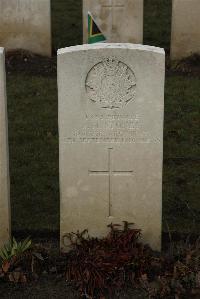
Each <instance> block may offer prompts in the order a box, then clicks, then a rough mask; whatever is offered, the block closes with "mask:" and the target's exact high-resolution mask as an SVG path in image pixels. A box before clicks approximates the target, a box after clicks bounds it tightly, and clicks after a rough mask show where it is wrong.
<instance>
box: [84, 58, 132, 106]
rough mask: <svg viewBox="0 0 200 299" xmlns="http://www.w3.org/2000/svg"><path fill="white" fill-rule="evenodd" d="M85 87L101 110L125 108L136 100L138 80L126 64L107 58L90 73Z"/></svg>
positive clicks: (90, 97)
mask: <svg viewBox="0 0 200 299" xmlns="http://www.w3.org/2000/svg"><path fill="white" fill-rule="evenodd" d="M85 86H86V92H87V95H88V97H89V99H90V100H91V101H92V102H94V103H96V104H97V105H99V106H100V107H101V108H106V109H115V108H123V107H124V106H125V105H127V104H128V103H129V102H130V101H133V100H134V98H135V91H136V78H135V74H134V72H133V71H132V70H131V69H130V67H128V66H127V65H126V64H125V63H123V62H121V61H119V60H117V59H115V58H105V59H104V60H103V61H101V62H99V63H97V64H96V65H94V66H93V67H92V69H91V70H90V71H89V73H88V75H87V78H86V82H85Z"/></svg>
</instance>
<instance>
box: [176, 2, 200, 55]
mask: <svg viewBox="0 0 200 299" xmlns="http://www.w3.org/2000/svg"><path fill="white" fill-rule="evenodd" d="M172 3H173V4H172V34H171V58H172V59H181V58H185V57H187V56H190V55H192V54H194V53H198V54H200V1H199V0H173V2H172Z"/></svg>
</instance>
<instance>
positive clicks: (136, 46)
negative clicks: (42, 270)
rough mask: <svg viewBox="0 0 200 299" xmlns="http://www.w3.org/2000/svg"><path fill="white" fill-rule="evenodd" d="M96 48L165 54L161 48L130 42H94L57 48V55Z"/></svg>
mask: <svg viewBox="0 0 200 299" xmlns="http://www.w3.org/2000/svg"><path fill="white" fill-rule="evenodd" d="M95 49H96V50H97V49H130V50H138V51H148V52H154V53H160V54H165V51H164V49H163V48H159V47H154V46H145V45H140V44H130V43H96V44H92V45H89V44H85V45H78V46H71V47H66V48H62V49H59V50H58V52H57V53H58V55H61V54H65V53H72V52H77V51H87V50H95Z"/></svg>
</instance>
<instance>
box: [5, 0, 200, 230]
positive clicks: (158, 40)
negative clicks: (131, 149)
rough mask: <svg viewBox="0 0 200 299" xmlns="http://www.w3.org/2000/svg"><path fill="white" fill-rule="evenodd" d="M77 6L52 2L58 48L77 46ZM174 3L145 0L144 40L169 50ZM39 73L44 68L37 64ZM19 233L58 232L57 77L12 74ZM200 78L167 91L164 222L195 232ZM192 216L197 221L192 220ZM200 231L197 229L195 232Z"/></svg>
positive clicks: (172, 82) (171, 83)
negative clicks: (29, 231)
mask: <svg viewBox="0 0 200 299" xmlns="http://www.w3.org/2000/svg"><path fill="white" fill-rule="evenodd" d="M80 3H81V1H80V0H66V1H64V0H53V1H52V20H53V25H52V29H53V47H54V50H56V49H57V48H59V47H65V46H69V45H75V44H80V43H81V41H82V25H81V24H82V16H81V5H80ZM170 13H171V0H145V13H144V16H145V19H144V42H145V44H150V45H156V46H164V47H165V48H166V49H169V41H170V20H171V16H170ZM38 67H40V65H39V66H38ZM7 90H8V112H9V142H10V169H11V204H12V227H13V230H14V231H20V230H25V229H27V230H31V231H56V230H58V229H59V183H58V128H57V87H56V75H49V76H48V75H45V76H42V75H40V76H36V75H31V74H27V73H26V72H21V73H20V72H18V71H17V70H15V71H14V72H11V73H8V75H7ZM199 94H200V78H197V77H188V76H181V75H175V74H171V75H169V76H167V78H166V86H165V124H164V127H165V128H164V174H163V219H164V221H163V223H164V229H166V226H165V221H167V223H168V224H169V226H170V228H171V229H172V230H177V231H187V230H190V229H194V228H193V227H192V223H193V222H192V221H193V219H194V218H195V217H196V219H197V220H196V221H197V222H198V218H199V219H200V204H199V202H198V199H199V198H200V191H199V188H198V187H199V174H198V173H199V172H198V171H199V167H200V165H199V163H200V160H199V147H198V130H199V114H198V111H199V108H200V107H199V106H200V104H199ZM193 210H194V211H195V215H194V214H193V213H194V212H193ZM199 228H200V225H198V224H197V226H196V231H198V229H199Z"/></svg>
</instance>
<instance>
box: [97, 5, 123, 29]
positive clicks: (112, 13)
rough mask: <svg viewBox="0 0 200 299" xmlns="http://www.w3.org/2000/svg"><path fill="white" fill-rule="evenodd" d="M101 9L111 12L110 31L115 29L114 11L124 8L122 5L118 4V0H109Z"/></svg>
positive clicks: (115, 18)
mask: <svg viewBox="0 0 200 299" xmlns="http://www.w3.org/2000/svg"><path fill="white" fill-rule="evenodd" d="M102 7H103V8H105V9H109V10H111V24H112V30H113V29H114V27H115V23H116V22H117V17H116V14H115V13H116V9H118V8H124V3H120V2H119V0H110V3H108V4H103V5H102Z"/></svg>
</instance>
